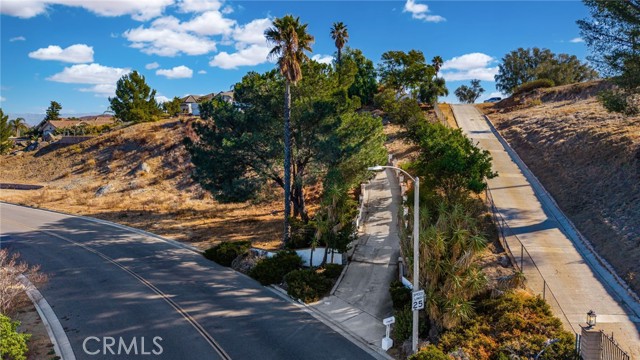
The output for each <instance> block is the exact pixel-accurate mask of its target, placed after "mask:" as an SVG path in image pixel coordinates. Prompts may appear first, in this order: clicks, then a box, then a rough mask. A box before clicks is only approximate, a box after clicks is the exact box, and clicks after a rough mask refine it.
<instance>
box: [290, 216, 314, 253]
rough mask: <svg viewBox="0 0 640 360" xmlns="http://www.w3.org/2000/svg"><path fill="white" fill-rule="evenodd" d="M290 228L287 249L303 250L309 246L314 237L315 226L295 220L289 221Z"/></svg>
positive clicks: (311, 223)
mask: <svg viewBox="0 0 640 360" xmlns="http://www.w3.org/2000/svg"><path fill="white" fill-rule="evenodd" d="M289 222H290V226H291V240H290V241H289V242H287V247H288V248H289V249H303V248H307V247H310V246H311V242H312V241H313V238H314V237H315V235H316V230H317V229H316V226H315V224H314V223H313V222H312V221H310V222H308V223H306V224H305V223H304V222H303V221H302V220H300V219H297V218H290V219H289Z"/></svg>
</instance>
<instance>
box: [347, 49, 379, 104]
mask: <svg viewBox="0 0 640 360" xmlns="http://www.w3.org/2000/svg"><path fill="white" fill-rule="evenodd" d="M343 55H344V56H343V59H342V60H341V61H343V62H344V63H347V62H351V63H353V64H354V66H355V68H356V69H357V72H356V74H355V77H354V79H353V83H352V84H351V86H350V87H349V90H348V92H349V96H351V97H353V96H357V97H358V98H360V101H361V103H362V104H363V105H371V104H372V103H373V96H374V95H375V94H376V92H377V91H378V81H377V79H376V78H377V74H376V68H375V67H374V65H373V61H371V60H369V59H367V58H366V57H365V56H364V54H363V53H362V51H361V50H359V49H352V48H349V47H347V49H346V50H345V52H344V54H343Z"/></svg>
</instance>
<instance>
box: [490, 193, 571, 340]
mask: <svg viewBox="0 0 640 360" xmlns="http://www.w3.org/2000/svg"><path fill="white" fill-rule="evenodd" d="M486 197H487V203H488V204H487V205H488V206H489V208H490V209H491V214H492V217H493V222H494V223H495V224H496V225H497V227H498V237H499V240H500V244H501V245H502V247H503V248H504V249H505V250H506V252H507V255H508V256H509V257H510V258H511V263H513V265H514V266H515V267H516V268H517V269H518V271H521V272H522V273H523V274H524V276H525V278H526V285H527V288H529V290H531V292H533V293H534V294H536V295H540V296H541V297H542V298H543V299H544V300H545V301H546V302H547V303H548V304H549V306H551V309H552V310H553V312H554V314H556V315H557V316H558V317H559V318H560V320H561V321H562V324H563V325H564V326H565V328H566V329H572V330H573V332H574V333H578V331H577V330H576V329H575V328H574V327H573V325H571V322H570V321H569V318H568V317H567V315H566V314H565V313H564V311H563V310H562V307H560V303H559V302H558V299H557V298H556V296H555V295H554V294H553V291H551V289H550V288H549V285H547V281H546V280H545V279H544V277H543V276H542V273H540V270H539V269H538V266H537V265H536V263H535V261H533V258H532V257H531V255H530V254H529V252H528V251H527V249H526V248H525V247H524V244H522V241H520V239H519V238H518V236H517V235H516V234H515V233H514V232H513V230H512V229H511V227H509V224H508V223H507V221H506V220H505V219H504V218H503V217H502V214H500V212H498V209H497V208H496V205H495V203H494V202H493V195H492V194H491V190H490V189H487V191H486Z"/></svg>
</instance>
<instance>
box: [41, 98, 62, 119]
mask: <svg viewBox="0 0 640 360" xmlns="http://www.w3.org/2000/svg"><path fill="white" fill-rule="evenodd" d="M60 110H62V105H60V103H58V102H57V101H51V105H49V107H48V108H47V112H46V116H45V118H44V119H45V120H58V119H60Z"/></svg>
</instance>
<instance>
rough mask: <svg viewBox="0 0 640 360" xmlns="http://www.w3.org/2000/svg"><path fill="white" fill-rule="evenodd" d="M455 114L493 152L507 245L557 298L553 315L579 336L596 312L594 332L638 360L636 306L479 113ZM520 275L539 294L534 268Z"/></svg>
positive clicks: (457, 108)
mask: <svg viewBox="0 0 640 360" xmlns="http://www.w3.org/2000/svg"><path fill="white" fill-rule="evenodd" d="M453 112H454V114H455V117H456V120H457V121H458V125H459V126H460V128H462V130H463V131H464V132H465V134H467V135H468V136H469V137H470V138H471V139H472V140H473V141H474V142H477V143H479V146H480V147H481V148H484V149H486V150H489V151H490V152H491V156H492V157H493V168H494V170H495V171H497V172H498V174H499V176H498V177H497V178H495V179H492V180H489V182H488V184H489V188H490V189H491V193H492V195H493V199H494V202H495V204H496V207H497V209H498V212H499V213H500V214H501V216H502V217H503V218H504V219H505V220H506V222H507V224H508V225H509V227H510V228H511V230H512V232H510V233H508V234H510V235H509V236H507V242H508V243H509V246H510V247H511V248H512V249H515V250H513V251H514V252H515V254H514V255H515V256H516V258H517V259H519V254H520V244H519V243H518V242H517V241H518V240H517V239H516V237H517V238H518V239H519V240H520V241H521V242H522V244H523V245H524V247H525V249H526V250H527V251H528V252H529V254H530V255H531V258H532V259H533V261H534V262H535V266H537V268H538V269H539V271H540V273H541V274H542V276H543V277H544V279H546V284H547V286H548V288H549V289H551V291H552V292H553V294H554V295H555V299H556V300H557V302H556V301H554V300H553V297H552V296H551V295H550V294H549V292H548V290H547V292H546V294H545V296H546V298H547V299H548V302H549V303H550V304H551V306H552V308H553V309H554V311H555V313H556V315H558V317H559V318H560V319H562V320H563V323H565V325H566V326H567V327H570V328H572V329H573V330H574V331H575V332H580V331H581V328H580V326H581V325H585V318H586V313H587V311H589V310H594V311H595V312H596V314H598V317H597V327H596V329H598V330H603V331H605V332H606V333H607V334H611V333H613V334H614V338H615V339H616V340H617V341H618V342H619V343H620V344H621V347H622V348H623V349H624V350H626V351H627V352H629V354H630V355H631V358H632V359H640V318H639V317H638V314H640V304H638V303H637V302H635V301H634V300H633V299H631V298H630V297H629V296H628V294H627V293H626V291H625V290H624V289H623V288H622V287H620V286H619V285H618V284H617V283H616V282H615V281H613V280H612V279H611V276H610V274H609V273H608V272H607V271H606V270H605V269H604V268H603V267H602V266H601V265H600V264H599V263H598V262H597V260H595V259H594V258H593V254H591V253H590V252H589V251H588V250H586V248H584V246H583V245H581V243H580V242H579V240H578V239H576V238H575V236H576V234H575V233H572V232H571V231H569V230H567V229H570V226H569V225H568V220H567V218H566V217H565V216H564V214H563V213H562V211H561V210H560V209H558V208H557V206H556V204H555V203H554V202H553V201H552V200H551V199H550V198H548V197H547V195H546V194H545V192H544V190H543V189H541V188H538V187H537V185H535V186H534V185H532V184H535V181H533V178H532V175H531V174H530V173H528V172H527V171H526V170H523V169H521V168H520V167H519V166H518V165H517V164H516V162H515V161H514V157H513V156H512V154H510V153H509V152H508V151H506V149H505V147H504V146H503V145H502V143H501V142H500V141H499V140H498V138H497V137H496V135H495V134H494V133H493V132H492V130H491V127H490V126H489V124H488V123H487V121H486V120H485V119H484V117H483V116H482V115H481V114H480V112H479V111H478V110H477V109H476V108H475V107H474V106H473V105H454V106H453ZM509 151H511V150H510V149H509ZM621 256H624V255H621ZM524 272H525V276H526V277H527V285H528V286H529V287H530V288H531V289H533V290H534V291H536V292H537V293H540V294H541V293H542V288H543V287H544V283H543V280H542V278H540V277H539V275H537V272H536V270H535V267H534V264H533V263H530V262H529V261H526V260H525V261H524ZM557 304H559V305H560V307H561V308H562V311H560V309H559V308H558V307H557ZM562 313H564V315H566V317H565V316H563V314H562ZM565 319H566V320H565ZM567 323H568V324H567Z"/></svg>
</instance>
